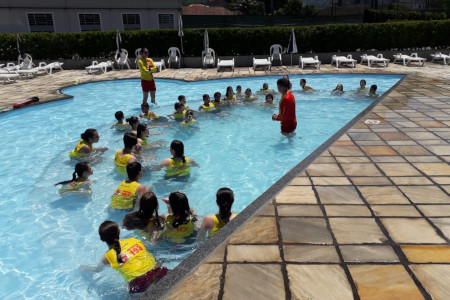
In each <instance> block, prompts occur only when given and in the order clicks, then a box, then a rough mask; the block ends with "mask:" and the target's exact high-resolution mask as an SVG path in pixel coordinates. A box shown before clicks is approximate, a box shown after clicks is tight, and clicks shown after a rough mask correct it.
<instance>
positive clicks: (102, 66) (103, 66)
mask: <svg viewBox="0 0 450 300" xmlns="http://www.w3.org/2000/svg"><path fill="white" fill-rule="evenodd" d="M108 68H111V69H112V70H114V64H113V62H112V61H110V60H108V61H105V62H101V63H98V61H96V60H94V61H93V62H92V65H90V66H87V67H86V71H87V73H88V74H91V73H93V72H94V71H103V73H106V71H107V70H108Z"/></svg>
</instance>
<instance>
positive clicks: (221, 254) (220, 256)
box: [205, 243, 226, 263]
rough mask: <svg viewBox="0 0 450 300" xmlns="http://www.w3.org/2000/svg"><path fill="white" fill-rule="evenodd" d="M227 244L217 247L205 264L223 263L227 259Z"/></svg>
mask: <svg viewBox="0 0 450 300" xmlns="http://www.w3.org/2000/svg"><path fill="white" fill-rule="evenodd" d="M225 248H226V244H225V243H224V244H222V245H220V246H219V247H217V248H216V249H215V250H214V251H213V252H212V253H211V254H210V255H209V256H208V258H207V259H206V260H205V263H223V262H224V259H225Z"/></svg>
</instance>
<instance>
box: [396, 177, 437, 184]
mask: <svg viewBox="0 0 450 300" xmlns="http://www.w3.org/2000/svg"><path fill="white" fill-rule="evenodd" d="M390 179H391V180H392V181H393V182H394V183H395V184H396V185H425V184H433V183H432V182H431V181H430V180H428V179H427V178H426V177H390Z"/></svg>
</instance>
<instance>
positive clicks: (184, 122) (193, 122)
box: [180, 119, 195, 126]
mask: <svg viewBox="0 0 450 300" xmlns="http://www.w3.org/2000/svg"><path fill="white" fill-rule="evenodd" d="M180 124H181V125H184V126H191V125H194V124H195V120H194V119H192V121H191V122H189V123H186V121H183V122H181V123H180Z"/></svg>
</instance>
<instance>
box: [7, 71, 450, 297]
mask: <svg viewBox="0 0 450 300" xmlns="http://www.w3.org/2000/svg"><path fill="white" fill-rule="evenodd" d="M319 72H320V73H334V72H339V73H349V72H351V73H402V74H410V75H409V76H408V77H407V78H406V79H405V80H404V81H403V82H402V83H401V84H400V85H399V86H397V87H396V88H395V89H394V90H393V91H391V93H390V94H389V95H387V96H386V97H385V98H384V99H383V100H382V101H381V102H380V103H379V104H378V105H377V106H376V107H374V109H373V110H372V111H371V112H369V113H368V114H367V115H365V116H364V117H363V118H362V119H361V120H360V121H359V122H358V123H356V124H355V125H354V126H353V127H352V128H350V129H349V130H348V131H347V132H346V133H345V134H344V135H343V136H342V137H340V138H339V140H338V141H336V142H335V143H334V144H333V145H332V146H331V147H329V148H328V149H327V150H326V151H324V152H323V153H322V154H321V155H320V156H319V157H318V158H317V159H316V160H315V161H314V162H313V163H312V164H311V165H309V166H308V167H307V168H306V170H304V171H303V172H302V173H300V174H298V176H297V177H296V178H295V179H294V180H292V181H291V182H290V183H289V184H288V185H287V186H286V187H285V188H283V189H282V191H281V192H280V193H279V194H278V195H277V196H275V197H274V198H273V199H271V201H270V202H269V203H267V204H266V205H265V206H264V207H263V208H262V209H261V210H260V211H258V212H257V213H256V215H254V216H253V217H252V218H250V219H249V220H248V221H247V222H246V223H245V224H244V225H243V226H242V227H241V228H240V229H239V230H237V231H236V232H235V233H234V234H233V235H232V236H231V237H230V238H229V239H228V240H227V241H226V242H225V243H224V244H222V245H221V246H220V247H219V248H217V249H216V250H215V251H213V252H212V254H211V255H210V256H209V257H208V258H207V259H206V260H205V261H204V262H203V263H202V264H201V265H199V266H198V267H197V268H196V269H193V270H191V273H189V274H187V276H186V278H185V279H184V280H183V281H181V282H180V283H179V284H178V285H176V286H174V288H173V289H172V290H170V291H169V292H168V293H167V294H166V295H165V298H166V299H233V300H234V299H443V300H444V299H450V288H449V278H450V196H449V193H450V166H449V164H448V162H449V160H450V147H449V144H448V143H449V141H450V130H449V126H450V66H443V65H438V64H428V63H427V64H426V66H425V67H424V68H418V67H403V66H397V65H395V66H390V67H389V68H388V69H377V68H367V67H361V66H358V67H357V68H356V69H339V70H337V69H336V68H334V67H330V66H324V67H323V68H322V69H321V70H320V71H315V70H305V71H303V72H302V70H300V69H298V67H297V68H293V67H292V68H291V67H288V68H287V67H278V68H274V69H273V70H272V72H267V71H257V72H253V71H252V70H251V69H250V68H237V69H236V70H235V71H234V72H221V73H217V72H216V71H215V70H200V69H179V70H165V71H163V72H162V73H159V74H158V75H157V77H158V78H176V79H185V80H204V79H212V78H217V77H239V76H253V75H254V74H255V75H265V74H286V73H291V74H300V73H305V74H310V73H319ZM137 75H138V74H137V73H136V71H135V70H132V71H120V72H118V71H115V72H108V73H106V74H101V75H85V74H84V72H83V71H79V70H76V71H63V72H60V73H55V74H54V75H51V76H39V77H38V78H36V79H32V80H23V81H18V82H17V83H15V84H8V85H5V86H2V87H1V88H0V108H1V107H4V110H6V109H9V107H10V106H11V104H12V103H14V102H16V101H18V100H22V99H24V98H27V97H29V96H34V95H38V96H39V97H41V99H43V100H44V101H51V100H54V99H58V98H61V97H62V95H60V94H58V93H57V92H56V90H57V89H58V88H59V87H61V86H66V85H71V84H72V81H73V80H74V79H79V80H80V82H89V81H98V80H112V79H118V78H136V76H137ZM366 119H377V120H380V123H379V124H377V125H367V124H365V123H364V121H365V120H366ZM143 297H146V298H152V297H151V295H149V294H144V296H143Z"/></svg>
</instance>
